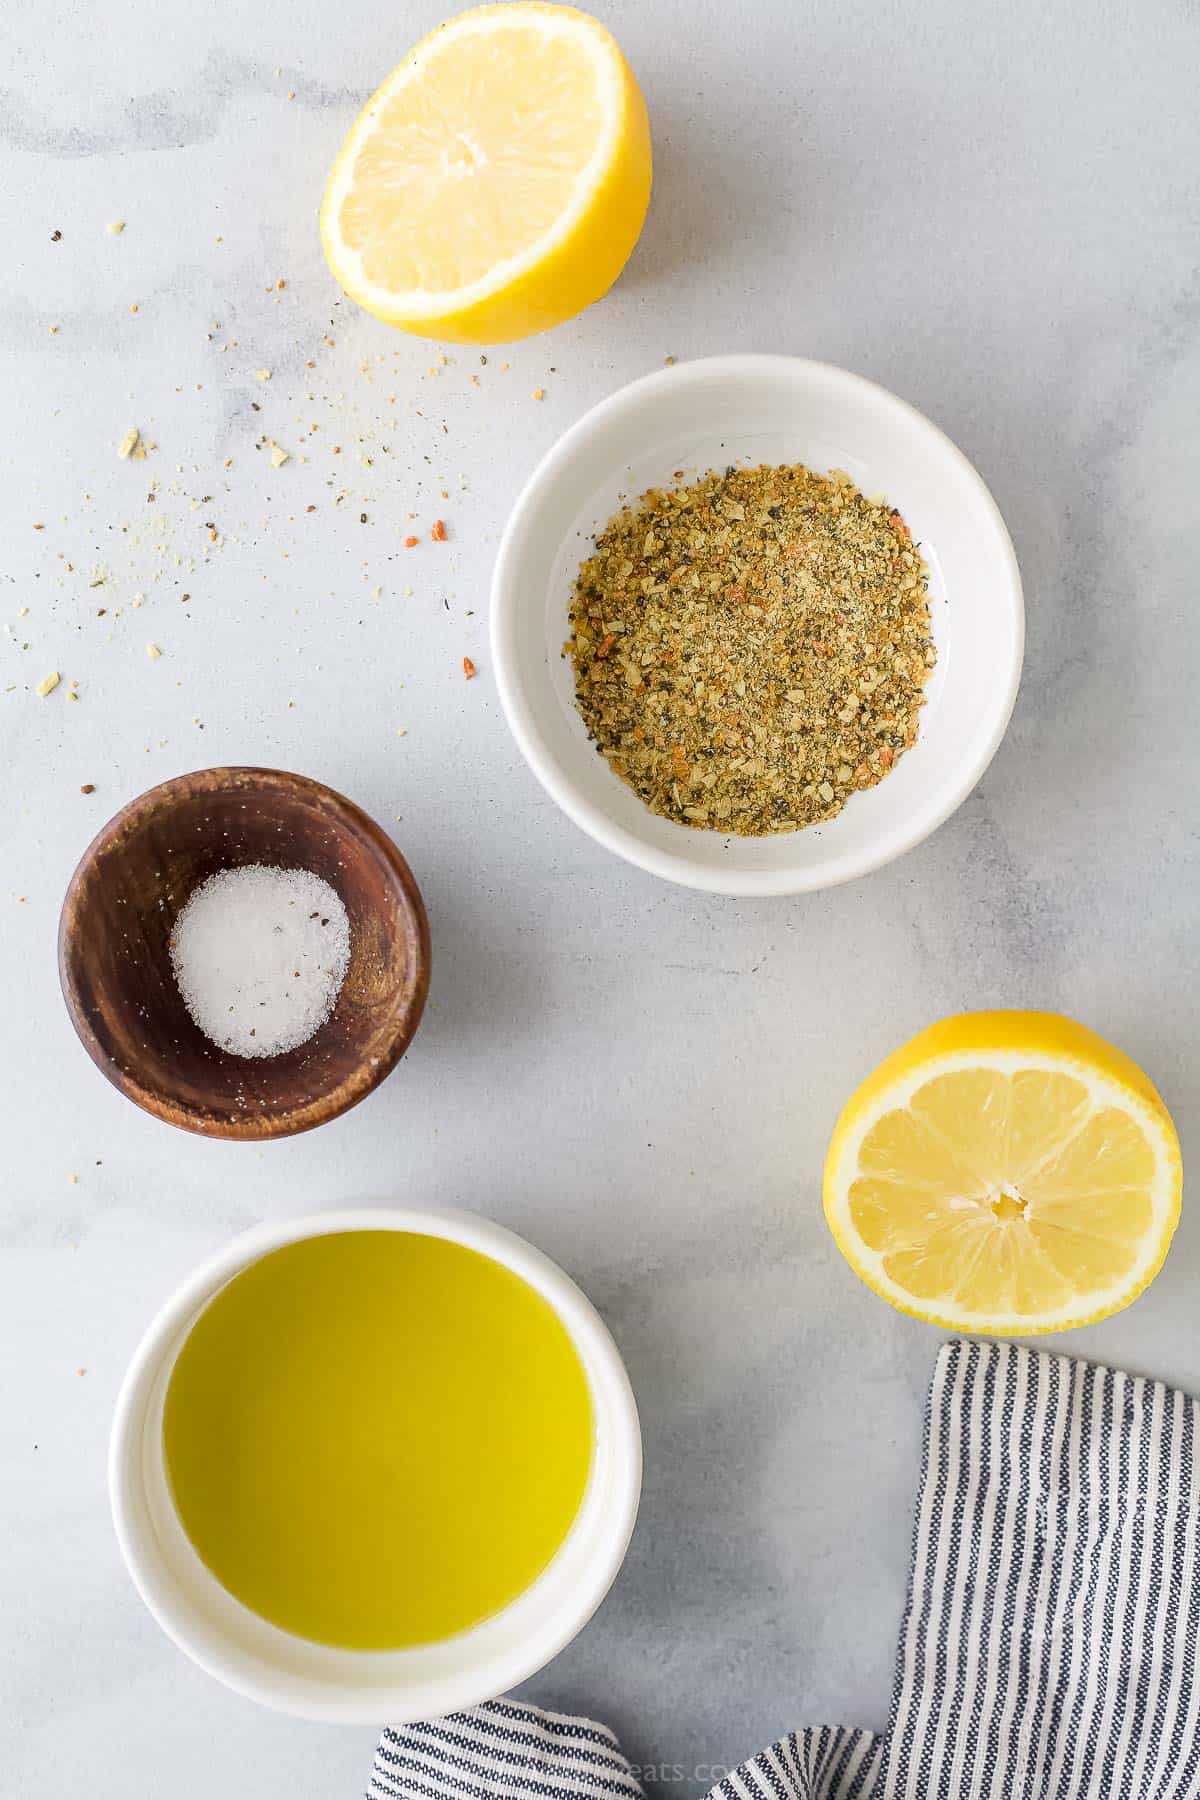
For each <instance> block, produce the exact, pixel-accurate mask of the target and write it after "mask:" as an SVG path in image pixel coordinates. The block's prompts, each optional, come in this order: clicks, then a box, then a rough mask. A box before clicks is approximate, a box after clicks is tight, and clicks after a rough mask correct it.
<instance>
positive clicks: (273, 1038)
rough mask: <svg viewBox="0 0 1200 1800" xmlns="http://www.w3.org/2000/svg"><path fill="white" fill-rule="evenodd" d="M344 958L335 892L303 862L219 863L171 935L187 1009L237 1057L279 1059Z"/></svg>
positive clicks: (305, 1029) (320, 1015)
mask: <svg viewBox="0 0 1200 1800" xmlns="http://www.w3.org/2000/svg"><path fill="white" fill-rule="evenodd" d="M349 961H350V920H349V918H348V916H347V913H346V908H345V906H344V905H343V903H342V900H341V898H340V896H339V895H338V893H337V891H336V890H335V889H334V888H332V887H331V886H330V884H329V883H328V882H327V881H323V880H322V879H321V877H320V876H319V875H314V874H312V873H311V872H310V871H309V870H308V869H273V868H269V867H268V866H267V865H266V864H264V863H249V864H247V865H245V866H244V867H242V868H236V869H219V870H218V871H217V873H216V874H215V875H210V876H209V878H208V880H207V881H203V882H201V883H200V885H199V887H197V888H195V889H194V890H193V892H192V893H191V894H190V895H189V897H188V899H187V902H186V904H185V905H184V907H183V909H182V911H181V912H180V914H179V917H178V918H177V919H176V921H175V928H174V930H173V931H172V933H171V965H172V968H173V969H174V972H175V980H176V982H177V983H178V986H179V991H180V993H181V994H182V995H183V998H184V1002H185V1004H186V1006H187V1009H188V1012H189V1013H190V1014H191V1016H192V1018H193V1019H194V1020H195V1022H196V1024H197V1025H198V1026H199V1027H200V1029H201V1031H202V1032H203V1033H204V1035H205V1036H206V1037H207V1038H210V1039H211V1040H212V1042H213V1043H214V1044H217V1045H219V1046H220V1047H221V1049H223V1050H229V1051H232V1052H233V1054H234V1055H236V1056H281V1055H282V1054H283V1052H284V1051H285V1050H294V1049H296V1048H297V1047H298V1046H299V1045H300V1044H303V1043H306V1042H307V1041H308V1039H309V1038H310V1037H312V1035H313V1033H314V1032H315V1031H317V1030H318V1028H319V1027H320V1026H321V1025H323V1024H324V1023H325V1021H326V1019H327V1018H328V1017H329V1015H330V1013H331V1012H332V1011H333V1008H334V1005H335V1003H336V1001H337V997H338V994H339V993H340V992H341V987H342V982H343V981H344V980H345V976H346V969H347V966H348V964H349Z"/></svg>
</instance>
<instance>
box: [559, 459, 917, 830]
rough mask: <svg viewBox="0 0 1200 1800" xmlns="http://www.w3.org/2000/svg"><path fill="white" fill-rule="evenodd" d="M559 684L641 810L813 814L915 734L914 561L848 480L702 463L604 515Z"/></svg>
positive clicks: (758, 816) (817, 816)
mask: <svg viewBox="0 0 1200 1800" xmlns="http://www.w3.org/2000/svg"><path fill="white" fill-rule="evenodd" d="M570 616H571V626H572V632H573V635H572V637H571V638H570V640H569V641H568V643H567V645H566V646H565V652H566V653H567V654H569V655H570V656H571V657H572V658H573V661H574V665H575V698H576V703H577V705H578V707H579V710H580V712H581V714H582V715H583V719H584V722H585V723H586V725H587V728H588V731H589V733H590V735H591V736H592V738H593V739H594V740H595V743H596V747H597V749H598V750H599V751H600V752H601V753H602V754H603V755H604V756H605V757H606V758H607V760H608V762H609V764H610V765H611V767H612V768H613V769H614V770H615V771H616V773H617V774H618V775H620V776H621V778H622V780H624V781H626V782H627V783H628V784H629V786H630V787H632V788H633V789H634V791H635V793H637V794H638V795H640V797H641V798H642V799H643V800H644V801H645V802H646V804H647V806H649V807H650V809H651V810H652V811H653V812H656V813H660V814H662V815H663V816H664V817H666V818H669V819H675V820H678V821H679V823H681V824H685V825H694V826H700V827H708V828H710V829H715V830H719V831H724V832H734V833H737V834H739V835H742V836H749V837H752V836H761V835H763V834H765V833H767V832H774V831H795V830H796V829H798V828H799V827H800V826H803V825H811V824H813V823H815V822H817V821H819V820H824V819H831V818H833V817H834V816H835V814H837V813H839V812H840V811H841V809H842V807H843V806H844V805H845V804H846V801H847V799H848V798H849V797H850V795H851V794H852V793H853V792H854V791H855V790H856V789H858V788H868V787H873V786H874V785H875V783H876V782H878V781H882V779H883V777H884V776H885V775H886V774H887V773H888V772H889V770H890V769H891V768H892V767H893V766H894V765H895V761H896V759H897V757H899V756H900V755H902V754H903V752H904V751H905V750H906V749H908V748H909V746H910V745H911V744H912V743H913V741H914V740H915V738H916V735H917V723H918V714H919V711H920V708H921V706H922V704H923V702H924V687H925V682H926V681H927V679H928V676H929V671H930V669H931V668H932V667H933V665H934V663H935V661H936V653H935V650H934V646H933V640H932V638H931V636H930V621H929V596H928V570H927V568H926V566H925V563H924V561H923V560H922V558H921V556H920V554H919V552H918V550H917V549H916V547H915V546H914V544H913V542H912V538H911V534H910V532H909V530H908V527H907V526H906V525H905V523H904V521H903V519H902V518H901V517H900V515H899V513H897V512H895V511H894V510H893V509H891V508H890V507H889V506H888V505H887V503H886V502H885V501H883V500H880V499H870V500H868V499H867V498H865V497H864V496H863V495H862V494H861V493H860V492H859V490H858V489H857V488H856V487H855V485H854V483H853V482H852V481H851V480H850V478H849V476H848V475H845V474H843V473H842V472H841V471H840V470H835V471H834V472H833V473H832V474H831V475H828V476H825V475H816V474H814V473H813V472H812V470H810V469H806V468H803V467H801V466H799V465H796V466H793V467H783V468H772V467H767V466H763V467H761V468H756V469H738V468H729V469H726V471H725V473H724V474H723V475H721V474H718V473H717V472H716V471H711V472H710V473H709V474H707V475H705V476H704V477H703V478H702V479H701V480H699V481H696V482H693V483H690V484H688V485H686V486H679V487H675V488H652V489H651V490H650V491H649V492H648V493H647V494H645V495H644V496H643V498H642V500H641V503H640V504H639V505H638V506H637V507H636V508H633V507H626V508H625V509H624V510H623V511H622V512H620V513H618V514H617V515H616V517H615V518H613V519H611V520H610V521H609V523H608V525H607V526H606V527H605V529H604V531H603V532H602V533H601V534H600V536H599V537H598V538H597V539H596V548H595V553H594V555H592V556H590V557H589V558H588V559H587V561H586V562H585V563H584V564H583V565H582V567H581V569H580V571H579V576H578V579H577V581H576V585H575V592H574V597H573V599H572V603H571V615H570Z"/></svg>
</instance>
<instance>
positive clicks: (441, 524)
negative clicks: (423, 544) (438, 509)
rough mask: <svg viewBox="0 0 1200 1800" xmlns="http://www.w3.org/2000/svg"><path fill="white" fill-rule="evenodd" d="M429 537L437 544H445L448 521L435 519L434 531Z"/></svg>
mask: <svg viewBox="0 0 1200 1800" xmlns="http://www.w3.org/2000/svg"><path fill="white" fill-rule="evenodd" d="M429 535H430V537H431V538H432V539H433V541H434V543H435V544H444V543H445V541H446V521H445V520H444V519H435V520H434V521H433V530H432V531H431V532H430V533H429Z"/></svg>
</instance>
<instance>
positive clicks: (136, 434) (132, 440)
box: [117, 425, 142, 462]
mask: <svg viewBox="0 0 1200 1800" xmlns="http://www.w3.org/2000/svg"><path fill="white" fill-rule="evenodd" d="M141 441H142V434H141V432H140V431H139V430H138V428H137V426H136V425H131V426H130V427H129V430H128V431H127V432H126V433H125V436H124V437H123V438H122V439H121V441H120V443H119V444H118V445H117V455H118V456H119V457H120V459H121V461H122V462H125V461H126V460H127V459H128V458H129V457H131V456H132V455H133V453H134V451H135V450H136V449H137V447H138V445H139V444H140V443H141Z"/></svg>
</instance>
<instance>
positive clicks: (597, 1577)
mask: <svg viewBox="0 0 1200 1800" xmlns="http://www.w3.org/2000/svg"><path fill="white" fill-rule="evenodd" d="M341 1231H410V1232H417V1233H422V1234H425V1235H427V1236H434V1237H441V1238H447V1239H449V1240H450V1241H451V1242H452V1243H456V1244H463V1245H465V1246H466V1247H467V1248H468V1249H471V1250H476V1251H478V1252H479V1253H480V1255H482V1256H487V1257H490V1258H491V1259H492V1260H493V1261H495V1262H498V1263H500V1264H502V1265H503V1266H504V1267H505V1268H507V1269H511V1270H512V1272H513V1273H514V1274H515V1275H518V1276H520V1277H521V1279H522V1280H523V1281H526V1282H528V1284H529V1285H530V1286H531V1287H532V1288H534V1289H535V1291H536V1292H537V1293H539V1294H541V1295H542V1297H543V1298H544V1299H545V1300H546V1301H548V1303H549V1304H550V1306H551V1307H553V1309H554V1311H555V1312H556V1313H557V1314H558V1317H559V1318H560V1320H561V1321H562V1323H563V1325H564V1326H565V1327H566V1330H567V1333H568V1335H569V1336H570V1339H571V1342H572V1343H573V1345H574V1346H575V1350H576V1352H577V1353H578V1355H579V1359H580V1361H581V1363H582V1364H583V1369H584V1373H585V1375H586V1377H587V1383H588V1389H589V1392H590V1395H591V1400H592V1411H593V1417H594V1426H595V1438H594V1442H593V1449H592V1465H591V1469H590V1472H589V1475H588V1480H587V1485H586V1487H585V1490H584V1495H583V1499H582V1501H581V1503H580V1508H579V1512H578V1513H577V1514H576V1517H575V1520H574V1522H573V1524H572V1525H571V1528H570V1530H569V1531H568V1533H567V1535H566V1537H565V1539H564V1540H563V1542H562V1544H561V1546H560V1547H559V1549H558V1550H557V1552H556V1553H555V1555H554V1556H553V1558H552V1559H551V1561H550V1563H549V1564H548V1565H547V1567H546V1568H545V1569H544V1570H543V1572H542V1574H541V1575H540V1576H538V1578H537V1580H536V1581H534V1583H533V1584H532V1586H530V1587H528V1588H526V1589H525V1591H524V1592H523V1593H522V1594H519V1595H518V1596H517V1598H516V1599H515V1600H514V1601H512V1602H511V1604H509V1605H508V1606H506V1607H504V1608H503V1609H502V1611H500V1612H499V1613H496V1614H494V1615H493V1616H492V1617H491V1618H489V1619H485V1620H484V1621H483V1623H482V1624H479V1625H476V1626H474V1627H473V1628H472V1629H471V1630H469V1631H464V1632H460V1633H458V1634H457V1635H456V1636H454V1637H450V1638H446V1639H444V1640H442V1641H441V1642H440V1643H434V1644H425V1645H421V1646H419V1647H417V1648H414V1649H408V1650H343V1649H336V1648H333V1647H331V1646H329V1645H326V1644H318V1643H313V1642H310V1641H309V1640H307V1639H305V1638H301V1637H297V1636H294V1635H293V1634H292V1633H290V1632H287V1631H281V1630H280V1629H279V1628H278V1627H277V1626H275V1625H272V1624H270V1623H268V1621H267V1620H266V1619H263V1618H260V1617H259V1615H258V1614H257V1613H254V1612H251V1611H250V1610H249V1608H248V1607H246V1606H243V1605H242V1603H241V1601H239V1600H236V1599H234V1597H233V1595H232V1594H230V1593H229V1592H228V1591H227V1589H225V1588H224V1587H222V1585H221V1584H220V1582H218V1580H217V1579H216V1577H215V1576H214V1575H213V1574H212V1573H211V1572H210V1570H209V1569H208V1568H207V1566H206V1565H205V1564H204V1563H203V1562H202V1561H201V1559H200V1557H199V1556H198V1554H197V1553H196V1551H195V1550H194V1549H193V1547H192V1544H191V1540H190V1539H189V1538H188V1537H187V1535H186V1533H185V1531H184V1528H183V1525H182V1524H181V1522H180V1519H179V1515H178V1513H177V1512H176V1510H175V1505H174V1502H173V1500H172V1498H171V1491H170V1486H169V1482H168V1478H167V1471H166V1464H165V1459H164V1455H163V1406H164V1402H165V1399H166V1392H167V1386H168V1383H169V1381H170V1376H171V1370H172V1368H173V1367H174V1364H175V1359H176V1357H177V1356H178V1354H179V1352H180V1350H181V1349H182V1347H183V1344H184V1341H185V1340H186V1338H187V1336H188V1333H189V1332H190V1330H191V1328H192V1326H193V1325H194V1324H195V1322H196V1320H197V1318H198V1317H199V1315H200V1313H201V1312H202V1311H203V1309H204V1307H205V1306H206V1305H207V1303H208V1301H209V1300H211V1299H212V1297H213V1295H214V1294H216V1293H217V1292H218V1291H219V1290H220V1289H221V1288H222V1287H224V1286H225V1284H226V1282H228V1281H230V1280H231V1279H232V1278H233V1277H234V1276H235V1275H237V1274H239V1273H240V1272H241V1271H242V1270H243V1269H245V1268H248V1267H249V1265H250V1264H251V1263H253V1262H257V1261H258V1259H259V1258H260V1257H262V1256H265V1255H266V1254H267V1253H268V1252H269V1251H271V1250H277V1249H279V1248H280V1246H281V1245H283V1244H293V1243H296V1242H298V1241H299V1240H300V1239H303V1238H312V1237H322V1236H325V1235H327V1234H328V1233H331V1232H341ZM481 1474H486V1471H481ZM641 1481H642V1439H641V1430H640V1427H639V1424H638V1414H637V1404H636V1402H635V1400H634V1397H633V1390H632V1388H631V1387H630V1385H629V1377H628V1375H627V1374H626V1372H625V1365H624V1363H623V1362H622V1361H621V1355H620V1352H619V1351H618V1349H617V1347H616V1345H615V1344H614V1342H613V1340H612V1337H611V1336H610V1334H609V1331H608V1328H607V1327H606V1325H605V1324H604V1322H603V1320H602V1319H601V1317H600V1315H599V1313H598V1312H597V1311H596V1309H595V1308H594V1307H593V1306H592V1304H591V1302H590V1301H589V1300H588V1299H587V1297H586V1296H585V1295H584V1294H583V1293H581V1291H580V1290H579V1288H577V1287H576V1285H575V1283H574V1282H573V1281H572V1280H571V1279H570V1277H569V1276H568V1275H566V1274H565V1273H564V1272H563V1270H562V1269H560V1268H559V1267H558V1265H557V1264H556V1263H553V1262H551V1261H550V1258H549V1257H548V1256H544V1255H543V1254H542V1252H541V1251H540V1250H537V1249H535V1248H534V1246H533V1245H532V1244H529V1243H526V1241H525V1240H524V1239H523V1238H520V1237H517V1236H516V1234H515V1233H514V1232H511V1231H507V1230H505V1228H504V1227H503V1226H501V1225H496V1224H494V1223H493V1222H492V1221H491V1220H490V1219H485V1218H481V1217H479V1216H478V1215H477V1214H474V1213H466V1212H457V1211H451V1210H444V1211H443V1210H441V1209H437V1210H434V1209H429V1210H425V1209H422V1208H418V1207H388V1208H364V1209H360V1210H355V1211H347V1212H331V1213H317V1214H311V1215H309V1216H308V1217H307V1218H300V1219H288V1220H280V1221H278V1222H276V1223H273V1224H269V1225H260V1226H258V1227H256V1228H255V1229H254V1230H252V1231H248V1232H245V1233H244V1234H243V1235H242V1236H240V1237H237V1238H235V1239H234V1240H233V1241H232V1243H230V1244H227V1245H226V1246H225V1248H224V1249H223V1250H221V1251H219V1252H218V1253H217V1255H215V1256H214V1257H212V1258H210V1260H209V1261H208V1262H206V1263H204V1264H203V1265H202V1266H201V1267H200V1268H198V1269H197V1270H196V1271H195V1273H194V1274H192V1275H190V1276H189V1277H188V1279H187V1280H186V1281H185V1282H184V1283H183V1285H182V1286H181V1287H179V1288H178V1289H177V1290H176V1291H175V1293H174V1294H172V1296H171V1298H170V1299H169V1300H168V1301H167V1302H166V1304H165V1306H163V1308H162V1310H161V1311H160V1312H159V1313H158V1315H157V1317H156V1318H155V1319H154V1320H153V1322H152V1323H151V1325H150V1326H149V1328H148V1329H147V1331H146V1333H145V1335H144V1337H143V1338H142V1341H141V1343H140V1344H139V1345H138V1348H137V1350H136V1352H135V1353H134V1357H133V1361H132V1362H131V1364H130V1366H129V1369H128V1372H127V1374H126V1376H125V1380H124V1383H123V1384H122V1387H121V1392H120V1395H119V1397H118V1400H117V1407H116V1412H115V1414H114V1417H113V1426H112V1435H111V1438H110V1441H109V1460H108V1484H109V1499H110V1501H111V1505H112V1514H113V1522H114V1524H115V1526H116V1532H117V1540H118V1542H119V1544H120V1547H121V1552H122V1554H123V1556H124V1558H125V1562H126V1565H127V1566H128V1569H129V1573H130V1575H131V1576H132V1577H133V1581H134V1585H135V1586H136V1587H137V1589H138V1592H139V1593H140V1594H141V1597H142V1599H143V1600H144V1601H145V1603H146V1605H147V1606H148V1607H149V1609H150V1611H151V1613H152V1614H153V1615H154V1617H155V1618H156V1619H157V1620H158V1623H159V1624H160V1625H161V1626H162V1628H163V1630H164V1631H165V1632H166V1634H167V1636H168V1637H170V1638H172V1639H173V1640H174V1642H175V1643H176V1644H177V1645H178V1647H179V1648H180V1649H181V1650H183V1651H185V1652H186V1654H187V1655H188V1656H190V1657H191V1659H192V1661H193V1662H195V1663H198V1664H199V1666H200V1667H201V1668H202V1669H206V1670H207V1671H208V1673H209V1674H210V1675H215V1676H216V1677H217V1679H218V1680H219V1681H222V1682H224V1683H225V1684H226V1686H228V1687H231V1688H234V1689H235V1690H236V1691H237V1692H238V1693H240V1694H244V1695H246V1696H247V1697H248V1698H250V1699H252V1700H258V1701H260V1702H261V1703H262V1704H264V1705H266V1706H271V1707H275V1708H276V1709H278V1710H279V1711H281V1712H286V1713H292V1714H295V1715H297V1716H299V1717H301V1718H308V1719H323V1720H330V1721H336V1722H341V1723H345V1724H360V1725H381V1724H406V1723H409V1722H411V1721H412V1720H415V1719H432V1718H440V1717H441V1716H442V1715H443V1714H445V1713H448V1712H455V1711H457V1710H459V1709H460V1708H462V1707H468V1706H476V1705H478V1704H479V1703H480V1702H481V1701H483V1700H490V1699H494V1698H496V1696H498V1695H500V1694H503V1693H505V1692H506V1691H507V1690H508V1689H509V1688H511V1687H515V1686H516V1684H517V1683H518V1682H520V1681H525V1680H526V1679H527V1678H528V1677H529V1676H531V1675H534V1674H536V1672H537V1671H538V1670H539V1669H541V1668H543V1667H544V1666H545V1664H546V1663H548V1662H549V1661H550V1660H551V1658H552V1657H555V1656H557V1655H558V1653H559V1651H560V1650H562V1649H563V1648H564V1647H565V1646H566V1645H567V1644H568V1643H570V1641H571V1639H572V1638H573V1637H575V1636H576V1635H577V1633H578V1632H580V1631H581V1630H582V1629H583V1627H584V1626H585V1625H586V1624H587V1622H588V1620H589V1619H590V1618H591V1616H592V1614H593V1613H594V1612H595V1610H596V1608H597V1607H598V1606H599V1604H600V1602H601V1601H602V1600H603V1598H604V1596H605V1594H606V1593H607V1592H608V1590H609V1588H610V1586H611V1585H612V1582H613V1580H614V1579H615V1577H616V1574H617V1571H618V1570H619V1569H620V1567H621V1564H622V1562H623V1561H624V1558H625V1552H626V1550H627V1548H628V1546H629V1540H630V1537H631V1536H632V1534H633V1527H634V1521H635V1520H636V1517H637V1509H638V1500H639V1497H640V1494H641Z"/></svg>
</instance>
